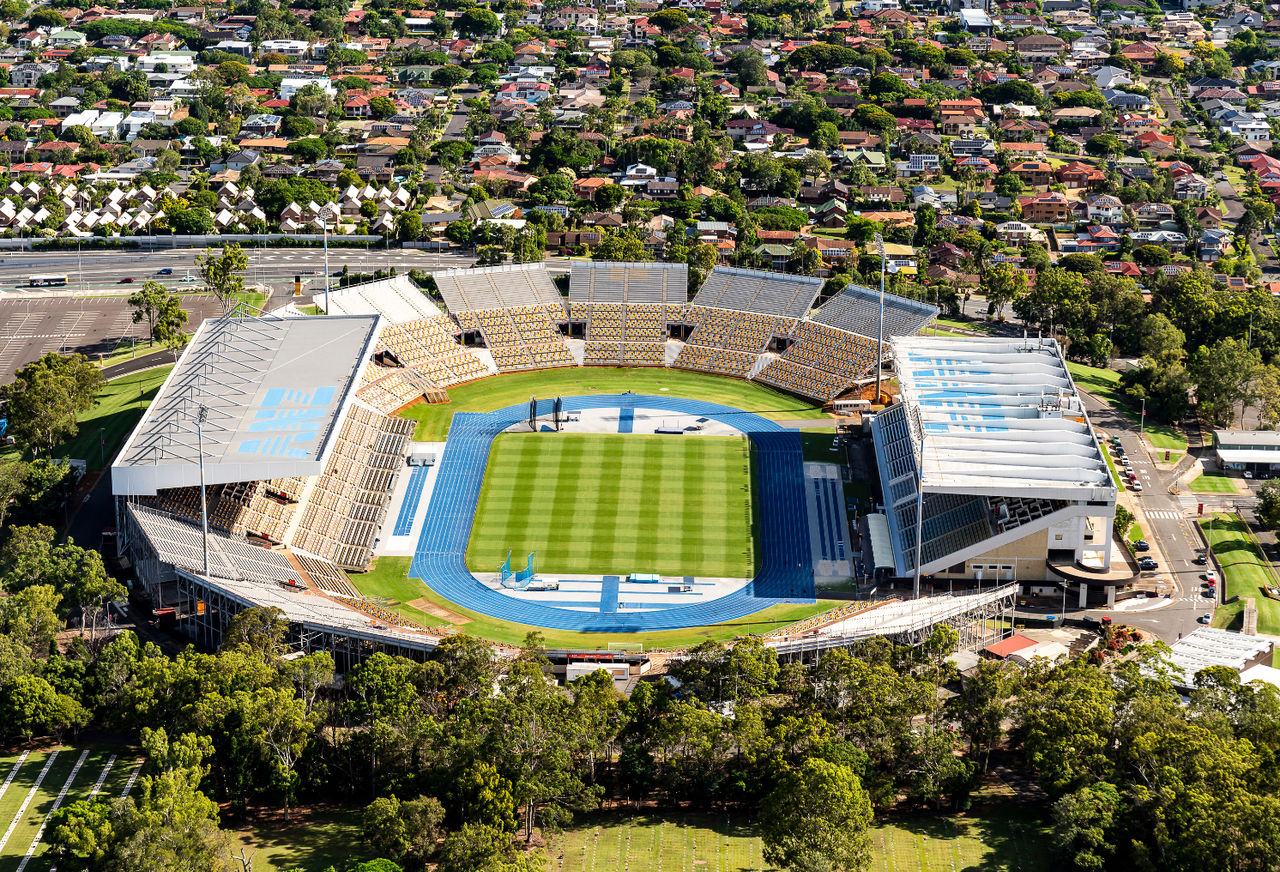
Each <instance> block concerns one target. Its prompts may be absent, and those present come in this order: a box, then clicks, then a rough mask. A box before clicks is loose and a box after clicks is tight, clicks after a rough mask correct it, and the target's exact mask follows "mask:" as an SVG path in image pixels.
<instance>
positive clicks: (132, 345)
mask: <svg viewBox="0 0 1280 872" xmlns="http://www.w3.org/2000/svg"><path fill="white" fill-rule="evenodd" d="M162 348H164V346H163V345H161V344H160V343H158V342H156V341H155V340H154V339H144V340H142V341H141V342H134V341H132V340H129V341H125V342H121V343H120V344H119V345H117V346H116V350H115V351H113V352H111V353H110V354H104V355H102V357H101V358H99V357H96V356H94V357H92V358H90V359H91V360H93V362H94V363H96V364H98V365H99V366H102V367H108V366H113V365H115V364H117V363H124V362H125V361H126V360H132V359H133V358H135V357H143V356H145V355H148V354H151V353H152V352H153V351H159V350H160V349H162Z"/></svg>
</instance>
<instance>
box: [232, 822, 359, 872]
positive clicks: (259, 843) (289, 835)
mask: <svg viewBox="0 0 1280 872" xmlns="http://www.w3.org/2000/svg"><path fill="white" fill-rule="evenodd" d="M291 817H292V820H290V821H289V823H285V822H284V821H283V820H280V819H277V818H275V817H272V818H270V819H256V820H253V821H251V822H249V823H246V824H243V825H241V826H237V827H233V828H232V829H231V837H232V839H233V840H234V841H233V842H232V850H233V852H235V854H236V855H237V856H238V855H239V850H240V848H241V847H243V848H244V849H245V856H246V857H250V858H252V860H253V870H254V872H286V870H290V869H302V870H303V872H321V870H323V869H327V868H328V867H330V866H336V867H337V868H339V869H345V868H346V867H347V865H348V863H350V862H351V861H360V860H368V859H371V858H372V857H373V856H374V851H373V850H372V849H370V848H368V847H366V845H365V842H364V837H363V836H362V835H361V833H360V811H359V809H345V808H307V809H300V810H298V811H296V812H295V813H294V814H293V815H291Z"/></svg>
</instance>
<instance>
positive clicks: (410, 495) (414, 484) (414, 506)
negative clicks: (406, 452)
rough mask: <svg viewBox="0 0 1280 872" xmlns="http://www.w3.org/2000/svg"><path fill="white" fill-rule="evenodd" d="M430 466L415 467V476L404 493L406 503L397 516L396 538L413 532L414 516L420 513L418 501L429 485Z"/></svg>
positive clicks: (411, 477) (410, 479)
mask: <svg viewBox="0 0 1280 872" xmlns="http://www.w3.org/2000/svg"><path fill="white" fill-rule="evenodd" d="M430 472H431V467H429V466H415V467H414V468H413V475H411V476H410V477H409V488H408V490H406V491H405V492H404V502H403V503H401V504H400V514H398V515H396V527H395V529H394V530H393V531H392V535H395V536H408V535H409V534H410V533H411V532H413V516H414V515H416V514H417V513H418V500H420V499H422V489H423V487H425V486H426V484H427V474H428V473H430Z"/></svg>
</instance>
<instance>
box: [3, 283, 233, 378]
mask: <svg viewBox="0 0 1280 872" xmlns="http://www.w3.org/2000/svg"><path fill="white" fill-rule="evenodd" d="M126 300H127V297H125V296H120V297H44V296H27V297H24V296H19V295H14V296H10V297H6V298H5V299H0V384H5V383H7V382H10V381H12V380H13V377H14V373H15V372H16V371H17V370H18V369H21V368H22V367H23V366H25V365H26V364H28V363H30V362H31V361H33V360H36V359H38V358H40V357H41V356H43V355H44V354H46V353H48V352H50V351H57V352H60V353H64V354H69V353H71V352H79V353H81V354H85V355H88V356H90V357H93V356H96V355H98V354H109V353H110V352H111V351H113V350H114V349H115V347H116V346H117V345H119V344H120V342H121V341H124V340H126V339H128V338H129V337H137V338H139V339H142V338H145V335H146V324H134V323H133V313H132V310H131V309H130V308H129V306H128V303H127V302H126ZM182 308H183V309H185V310H186V311H187V314H188V317H189V320H188V321H187V329H188V330H193V329H195V327H196V326H197V325H198V324H200V322H202V321H203V320H204V319H205V318H207V317H208V316H209V315H212V314H216V313H217V312H218V311H220V309H219V307H218V303H217V301H216V300H214V299H213V298H212V297H211V296H208V295H204V294H199V295H190V296H184V297H183V300H182Z"/></svg>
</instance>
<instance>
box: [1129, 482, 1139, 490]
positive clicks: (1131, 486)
mask: <svg viewBox="0 0 1280 872" xmlns="http://www.w3.org/2000/svg"><path fill="white" fill-rule="evenodd" d="M1129 490H1131V491H1133V492H1134V493H1142V485H1140V484H1138V483H1137V482H1136V481H1131V482H1129Z"/></svg>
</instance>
